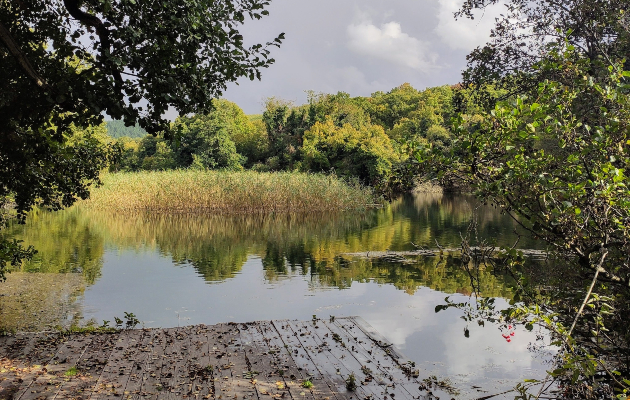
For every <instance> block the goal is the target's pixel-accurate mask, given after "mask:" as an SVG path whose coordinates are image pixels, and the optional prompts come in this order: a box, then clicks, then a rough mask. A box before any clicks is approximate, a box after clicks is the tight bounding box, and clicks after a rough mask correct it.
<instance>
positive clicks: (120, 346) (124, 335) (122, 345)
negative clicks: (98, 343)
mask: <svg viewBox="0 0 630 400" xmlns="http://www.w3.org/2000/svg"><path fill="white" fill-rule="evenodd" d="M143 335H144V332H143V331H142V330H137V329H130V330H125V331H122V332H121V333H120V334H119V335H117V337H116V338H115V341H114V342H113V348H112V349H111V351H110V353H109V357H108V358H107V364H106V365H105V366H104V368H103V369H102V372H101V374H100V377H99V378H98V381H97V382H96V385H95V386H94V393H93V394H92V396H91V397H90V399H95V400H104V399H116V398H119V397H120V396H121V395H123V394H124V392H125V387H126V386H127V382H128V381H129V376H130V375H131V371H132V367H133V365H134V358H135V356H136V355H137V352H138V350H139V349H138V343H139V342H140V341H141V340H142V336H143Z"/></svg>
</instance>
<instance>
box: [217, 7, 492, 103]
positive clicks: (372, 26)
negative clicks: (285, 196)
mask: <svg viewBox="0 0 630 400" xmlns="http://www.w3.org/2000/svg"><path fill="white" fill-rule="evenodd" d="M461 3H462V0H272V3H271V6H270V7H269V8H268V10H269V12H270V15H269V16H268V17H266V18H263V19H262V20H260V21H248V22H247V23H246V24H245V25H244V26H243V27H242V30H241V32H242V33H243V35H244V36H245V40H246V42H248V43H258V42H262V43H264V42H266V41H269V40H272V39H273V38H274V37H276V36H277V35H278V34H279V33H281V32H285V34H286V41H285V42H284V43H283V45H282V47H281V48H280V49H275V48H274V49H273V51H272V56H273V58H275V60H276V63H275V64H274V65H272V66H271V67H270V68H269V69H266V70H263V75H262V80H261V81H253V82H250V81H249V80H247V79H243V80H240V81H239V85H235V84H234V85H230V86H229V88H228V90H227V91H226V92H225V94H224V97H225V98H227V99H229V100H231V101H234V102H236V103H237V104H239V105H240V106H241V107H242V108H243V109H244V110H245V112H246V113H248V114H254V113H260V112H262V109H263V102H264V99H266V98H268V97H272V96H275V97H280V98H283V99H286V100H292V101H294V102H296V103H298V104H301V103H304V102H305V101H306V95H305V91H306V90H314V91H316V92H326V93H336V92H338V91H344V92H348V93H350V94H351V95H353V96H369V95H370V94H371V93H373V92H375V91H379V90H380V91H389V90H391V89H392V88H393V87H396V86H398V85H401V84H402V83H405V82H409V83H411V84H412V85H413V86H414V87H415V88H418V89H423V88H425V87H431V86H438V85H443V84H454V83H457V82H459V80H460V73H461V70H462V69H463V67H464V66H465V63H466V58H465V57H466V54H468V52H469V51H470V50H472V49H474V48H475V47H477V46H478V45H481V44H483V43H485V42H486V40H487V39H488V36H489V33H490V29H491V27H492V26H493V24H494V19H495V17H496V16H497V15H498V14H499V13H500V12H501V11H502V9H501V8H500V7H501V6H495V8H494V9H489V10H486V12H485V13H484V14H478V15H477V17H476V19H474V20H467V19H464V20H458V21H456V20H455V19H454V18H453V12H455V11H457V10H458V8H459V6H460V4H461Z"/></svg>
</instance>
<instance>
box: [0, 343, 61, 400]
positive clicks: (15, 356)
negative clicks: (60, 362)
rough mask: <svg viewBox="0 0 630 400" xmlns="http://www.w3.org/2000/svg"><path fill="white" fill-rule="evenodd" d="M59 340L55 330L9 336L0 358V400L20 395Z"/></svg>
mask: <svg viewBox="0 0 630 400" xmlns="http://www.w3.org/2000/svg"><path fill="white" fill-rule="evenodd" d="M61 342H62V341H61V339H60V337H59V334H57V333H38V334H33V333H20V334H16V335H13V336H12V337H11V338H8V339H7V340H6V342H5V343H4V344H5V346H6V347H5V348H4V349H3V355H4V356H3V358H2V359H0V371H2V372H0V376H1V377H2V378H0V399H2V398H14V397H16V396H19V395H21V394H22V393H23V392H24V389H25V388H26V387H27V386H29V385H30V384H31V383H32V382H33V380H35V378H36V376H37V374H39V373H42V370H43V365H45V364H47V363H48V362H49V361H50V360H51V359H52V357H53V356H54V355H55V354H56V353H57V348H58V347H59V346H60V345H61Z"/></svg>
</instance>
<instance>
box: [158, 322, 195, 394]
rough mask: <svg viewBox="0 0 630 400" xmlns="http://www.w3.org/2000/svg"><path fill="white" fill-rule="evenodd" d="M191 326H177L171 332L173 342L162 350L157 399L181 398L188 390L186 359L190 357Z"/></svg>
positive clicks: (188, 379) (188, 378)
mask: <svg viewBox="0 0 630 400" xmlns="http://www.w3.org/2000/svg"><path fill="white" fill-rule="evenodd" d="M191 329H192V327H185V328H177V329H174V330H173V331H172V332H173V343H172V344H171V346H169V347H167V348H166V350H165V351H164V366H163V367H162V375H161V379H162V387H163V390H162V391H160V392H159V393H158V396H157V398H158V400H166V399H173V400H175V399H181V398H182V397H183V396H184V395H185V394H186V393H188V392H189V384H190V377H189V376H188V373H187V368H186V366H187V365H186V364H187V359H188V358H189V357H190V334H191Z"/></svg>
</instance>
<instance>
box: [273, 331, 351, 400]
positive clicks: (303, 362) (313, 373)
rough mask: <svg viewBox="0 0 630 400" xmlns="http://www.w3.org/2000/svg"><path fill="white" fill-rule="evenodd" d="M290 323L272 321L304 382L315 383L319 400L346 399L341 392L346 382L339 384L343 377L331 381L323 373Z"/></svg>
mask: <svg viewBox="0 0 630 400" xmlns="http://www.w3.org/2000/svg"><path fill="white" fill-rule="evenodd" d="M288 322H289V321H287V320H283V321H272V322H271V324H272V325H273V327H274V328H275V329H276V332H278V336H279V337H280V339H281V340H282V342H283V346H284V347H285V349H286V350H287V351H288V352H289V354H290V355H291V358H292V360H293V362H294V363H295V365H296V366H297V369H298V371H299V372H300V374H301V375H302V377H301V379H302V381H304V380H307V379H308V378H309V377H310V378H311V379H310V381H311V382H312V383H313V387H312V388H311V390H312V391H313V393H314V394H315V395H321V397H320V396H317V397H318V398H323V399H325V398H326V397H330V399H344V398H345V394H344V393H340V392H339V388H338V386H339V384H343V385H344V388H343V391H344V392H345V382H341V383H340V382H339V380H343V379H342V378H341V376H339V377H336V379H335V381H331V380H329V379H328V377H327V376H325V375H324V374H322V373H321V371H320V370H319V368H318V367H317V365H316V364H315V361H314V360H313V359H311V356H310V355H309V353H308V352H307V351H306V349H304V347H303V346H302V343H301V342H300V341H299V340H298V338H297V334H296V333H295V332H293V329H291V326H290V325H289V323H288Z"/></svg>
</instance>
